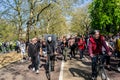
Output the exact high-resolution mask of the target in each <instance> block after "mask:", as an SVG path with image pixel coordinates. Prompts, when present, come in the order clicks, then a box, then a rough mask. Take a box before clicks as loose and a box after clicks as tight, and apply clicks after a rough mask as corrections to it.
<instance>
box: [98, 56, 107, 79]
mask: <svg viewBox="0 0 120 80" xmlns="http://www.w3.org/2000/svg"><path fill="white" fill-rule="evenodd" d="M102 56H103V55H100V56H98V63H97V75H100V77H101V79H102V80H109V79H108V75H107V73H106V71H105V68H104V64H103V63H102Z"/></svg>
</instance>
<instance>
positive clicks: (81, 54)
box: [79, 50, 84, 59]
mask: <svg viewBox="0 0 120 80" xmlns="http://www.w3.org/2000/svg"><path fill="white" fill-rule="evenodd" d="M79 52H80V59H82V58H83V53H84V50H79Z"/></svg>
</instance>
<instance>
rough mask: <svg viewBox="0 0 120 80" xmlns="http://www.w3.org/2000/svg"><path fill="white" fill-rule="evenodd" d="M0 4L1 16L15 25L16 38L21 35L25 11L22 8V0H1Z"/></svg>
mask: <svg viewBox="0 0 120 80" xmlns="http://www.w3.org/2000/svg"><path fill="white" fill-rule="evenodd" d="M0 5H1V6H2V8H4V9H2V11H1V16H2V18H3V19H6V20H7V21H8V22H10V23H14V24H15V25H16V30H17V31H16V32H17V35H18V39H20V38H21V37H22V28H23V24H24V23H25V17H24V16H25V15H24V14H25V13H26V11H25V10H24V9H23V7H24V6H23V0H1V3H0Z"/></svg>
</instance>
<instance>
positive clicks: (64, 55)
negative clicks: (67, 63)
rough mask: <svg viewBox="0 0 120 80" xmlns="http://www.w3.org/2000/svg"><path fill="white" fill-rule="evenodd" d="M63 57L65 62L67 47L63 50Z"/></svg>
mask: <svg viewBox="0 0 120 80" xmlns="http://www.w3.org/2000/svg"><path fill="white" fill-rule="evenodd" d="M63 57H64V60H66V58H67V47H65V48H64V49H63Z"/></svg>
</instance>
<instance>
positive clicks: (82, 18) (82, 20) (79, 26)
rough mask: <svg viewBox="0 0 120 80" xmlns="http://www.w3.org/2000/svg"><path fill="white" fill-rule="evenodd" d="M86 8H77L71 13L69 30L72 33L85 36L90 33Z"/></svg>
mask: <svg viewBox="0 0 120 80" xmlns="http://www.w3.org/2000/svg"><path fill="white" fill-rule="evenodd" d="M88 6H89V5H87V6H85V7H82V8H78V9H76V11H75V12H74V13H73V16H72V20H71V29H70V30H71V31H72V32H73V33H78V34H87V33H88V32H89V31H90V22H91V19H90V17H89V13H88Z"/></svg>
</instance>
